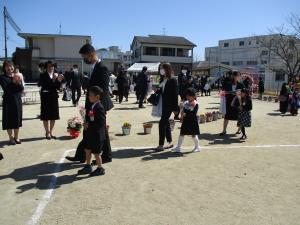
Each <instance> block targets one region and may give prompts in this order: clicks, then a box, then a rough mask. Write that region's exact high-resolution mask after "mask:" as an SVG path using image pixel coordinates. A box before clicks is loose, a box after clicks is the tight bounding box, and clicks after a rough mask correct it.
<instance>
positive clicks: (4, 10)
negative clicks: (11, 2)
mask: <svg viewBox="0 0 300 225" xmlns="http://www.w3.org/2000/svg"><path fill="white" fill-rule="evenodd" d="M3 19H4V51H5V60H7V33H6V32H7V31H6V7H5V6H4V7H3Z"/></svg>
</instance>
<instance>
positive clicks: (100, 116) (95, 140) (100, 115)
mask: <svg viewBox="0 0 300 225" xmlns="http://www.w3.org/2000/svg"><path fill="white" fill-rule="evenodd" d="M90 110H91V111H93V113H94V116H93V119H92V118H91V117H89V116H88V118H87V123H88V128H87V130H86V134H85V136H84V141H85V143H86V148H87V149H90V150H92V152H93V153H100V152H101V151H102V150H103V149H101V148H102V147H103V143H104V141H105V140H106V134H105V130H106V127H105V126H106V117H105V113H106V112H105V109H104V107H103V105H102V104H101V103H100V102H98V103H96V105H95V106H94V108H93V109H92V108H91V109H90Z"/></svg>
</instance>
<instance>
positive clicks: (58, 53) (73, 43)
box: [54, 37, 90, 58]
mask: <svg viewBox="0 0 300 225" xmlns="http://www.w3.org/2000/svg"><path fill="white" fill-rule="evenodd" d="M54 40H55V49H54V51H55V57H57V58H80V54H79V53H78V52H79V49H80V48H81V47H82V46H83V45H84V44H86V43H87V40H89V41H90V39H89V38H87V37H55V39H54Z"/></svg>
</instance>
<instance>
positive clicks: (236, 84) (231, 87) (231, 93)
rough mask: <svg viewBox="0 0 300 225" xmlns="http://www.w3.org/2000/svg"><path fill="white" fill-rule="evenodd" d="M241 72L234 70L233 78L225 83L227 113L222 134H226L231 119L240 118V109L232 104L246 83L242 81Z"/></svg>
mask: <svg viewBox="0 0 300 225" xmlns="http://www.w3.org/2000/svg"><path fill="white" fill-rule="evenodd" d="M240 79H241V74H240V73H239V72H238V71H234V72H232V77H231V79H230V80H229V81H228V82H226V83H225V84H224V87H223V89H224V91H225V93H226V95H225V98H226V114H225V118H224V124H223V131H222V133H220V135H221V136H223V135H225V134H226V130H227V125H228V122H229V120H234V121H237V120H238V115H239V111H238V109H237V108H236V107H233V106H232V105H231V103H232V101H233V99H234V98H235V96H236V94H237V92H238V91H241V90H242V89H244V88H245V87H244V85H243V84H242V83H241V82H240Z"/></svg>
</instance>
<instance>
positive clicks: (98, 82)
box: [85, 62, 114, 111]
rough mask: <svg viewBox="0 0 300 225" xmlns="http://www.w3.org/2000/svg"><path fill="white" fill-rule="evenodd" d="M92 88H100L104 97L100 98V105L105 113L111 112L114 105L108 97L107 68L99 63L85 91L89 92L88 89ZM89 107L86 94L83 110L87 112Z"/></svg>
mask: <svg viewBox="0 0 300 225" xmlns="http://www.w3.org/2000/svg"><path fill="white" fill-rule="evenodd" d="M92 86H98V87H100V88H102V90H103V92H104V95H103V96H102V99H101V103H102V105H103V107H104V109H105V111H109V110H111V109H112V108H113V107H114V105H113V103H112V101H111V99H110V96H109V72H108V69H107V67H106V66H104V65H103V64H102V63H101V62H97V63H96V65H95V67H94V70H93V72H92V74H91V78H90V80H89V84H88V87H87V90H89V88H90V87H92ZM91 106H92V104H91V103H90V102H89V98H88V93H87V95H86V100H85V108H86V109H87V110H89V109H90V108H91Z"/></svg>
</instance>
